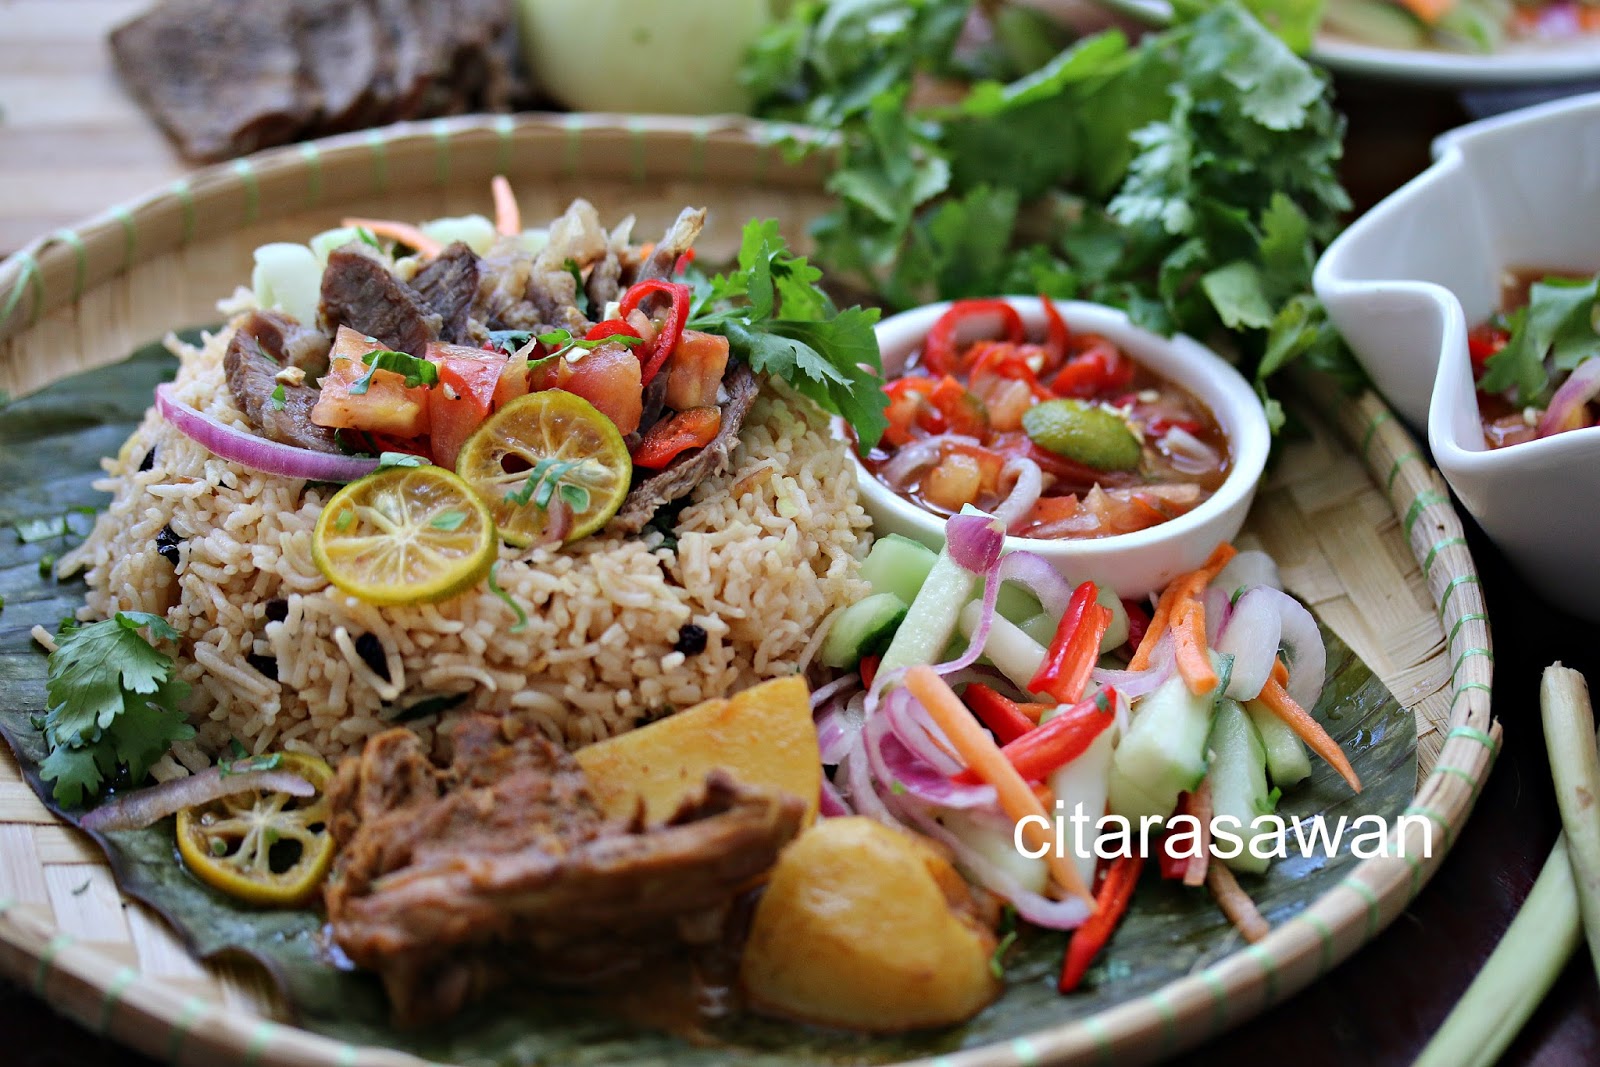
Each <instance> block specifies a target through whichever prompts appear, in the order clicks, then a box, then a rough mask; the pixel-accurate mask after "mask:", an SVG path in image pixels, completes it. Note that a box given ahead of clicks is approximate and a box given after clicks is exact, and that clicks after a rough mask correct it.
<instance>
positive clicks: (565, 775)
mask: <svg viewBox="0 0 1600 1067" xmlns="http://www.w3.org/2000/svg"><path fill="white" fill-rule="evenodd" d="M514 733H515V724H514V720H510V719H504V720H503V719H499V718H495V717H491V716H486V715H478V716H473V717H470V718H467V719H464V720H463V721H462V722H461V723H460V724H459V725H458V726H457V728H456V730H455V732H454V733H453V735H452V736H451V738H450V740H449V742H448V745H449V747H450V748H451V749H452V751H451V752H450V753H449V755H448V759H447V761H446V762H436V761H434V760H432V759H430V758H429V756H428V754H427V753H426V752H424V750H423V747H422V743H421V741H420V740H418V738H417V737H416V735H414V734H412V733H410V732H409V731H407V730H404V729H396V730H390V731H388V732H386V733H383V734H379V735H377V736H376V737H373V738H371V739H370V740H369V741H368V742H367V744H366V747H365V749H364V750H363V752H362V754H361V755H360V756H359V757H356V758H352V759H350V760H346V761H345V763H344V764H342V765H341V766H340V768H339V773H338V775H337V777H336V778H335V780H334V782H333V784H332V786H331V787H330V790H329V799H330V802H331V805H332V811H333V815H332V819H331V822H330V829H331V832H332V833H333V835H334V839H335V840H336V841H337V842H338V845H339V858H338V860H337V862H336V865H335V867H334V871H333V875H332V877H331V878H330V879H329V881H328V883H327V885H326V887H325V888H324V896H325V899H326V902H327V907H328V918H329V922H330V924H331V927H332V932H333V938H334V940H335V941H336V942H337V943H338V945H339V947H340V948H341V949H342V950H343V951H344V952H345V954H346V955H348V956H349V957H350V959H351V960H353V961H354V962H355V963H356V964H358V965H359V966H362V967H364V968H367V969H369V970H372V971H375V972H377V974H378V975H379V977H380V978H381V979H382V981H383V983H384V986H385V988H386V989H387V991H388V994H389V998H390V1002H391V1004H392V1006H393V1010H394V1015H395V1020H396V1022H397V1024H399V1025H410V1026H414V1025H421V1024H426V1023H430V1022H435V1021H438V1020H441V1019H445V1018H448V1017H450V1016H451V1015H454V1014H455V1013H456V1012H457V1011H458V1010H460V1008H461V1007H462V1006H463V1005H464V1004H466V1003H467V1002H468V1001H470V1000H472V999H474V998H475V997H477V996H479V995H481V994H482V993H483V992H485V991H487V990H488V989H490V988H492V987H494V986H496V985H499V984H501V983H503V982H505V981H507V980H509V979H511V978H514V977H518V978H522V979H524V980H527V981H534V982H539V983H541V984H554V985H562V986H582V985H586V984H589V983H592V982H595V981H599V980H601V979H603V978H607V977H610V976H612V975H615V974H617V973H619V972H623V971H626V970H629V969H631V968H633V967H635V966H637V965H638V964H639V963H641V962H643V961H644V960H645V959H647V958H649V957H650V956H653V955H656V954H659V953H661V952H663V951H666V950H669V949H670V948H671V947H673V946H674V945H678V944H682V943H684V942H685V940H686V939H688V940H693V939H696V937H697V936H701V935H704V934H705V932H707V931H715V930H716V929H717V928H718V927H719V926H720V925H721V924H720V921H718V920H719V918H720V915H721V913H722V909H724V908H725V907H726V906H727V904H728V903H729V902H730V901H731V900H732V899H733V897H734V896H735V895H736V893H737V892H738V891H739V890H740V888H741V887H742V886H744V885H745V884H747V883H748V881H749V879H751V878H752V877H754V876H755V875H757V874H759V873H760V872H762V871H764V870H766V869H767V868H768V867H770V866H771V865H772V863H773V862H774V860H775V859H776V858H777V855H778V851H779V850H780V849H781V848H782V847H783V845H784V844H786V843H787V842H788V841H789V840H790V839H791V838H793V837H794V836H795V834H797V833H798V832H799V830H800V822H801V817H802V814H803V812H804V807H805V805H804V802H803V801H802V800H801V799H800V798H798V797H791V796H787V795H775V794H771V793H764V792H759V791H755V790H750V789H746V788H744V787H742V786H739V785H737V784H736V783H734V782H733V781H732V780H731V779H730V778H728V777H726V776H725V775H723V774H721V773H720V772H715V773H713V774H712V775H710V776H708V778H707V781H706V787H705V792H704V794H703V795H702V796H700V797H699V798H696V799H694V800H691V801H689V802H688V803H686V804H685V805H684V806H683V808H682V809H681V810H679V811H678V812H677V813H676V814H675V815H674V816H673V817H672V818H670V819H668V820H667V821H666V822H664V823H662V824H660V825H654V826H645V825H642V822H641V820H640V819H639V818H637V817H636V818H635V819H634V820H633V821H632V822H629V823H621V822H616V821H611V820H607V819H606V818H605V816H604V815H603V814H602V813H601V811H600V809H599V807H598V805H597V804H596V802H595V799H594V796H593V795H592V794H591V792H590V791H589V787H588V783H587V780H586V778H585V776H584V773H583V771H582V770H581V769H580V768H579V767H578V765H577V763H576V762H575V761H574V760H573V759H572V757H571V756H569V755H568V754H567V753H566V752H564V751H563V750H561V749H559V748H557V747H556V746H555V745H553V744H551V743H550V742H548V741H546V740H545V739H543V738H542V737H537V736H532V735H527V734H522V735H518V736H508V734H514ZM707 936H708V935H707Z"/></svg>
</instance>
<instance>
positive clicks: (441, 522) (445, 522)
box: [428, 508, 467, 533]
mask: <svg viewBox="0 0 1600 1067" xmlns="http://www.w3.org/2000/svg"><path fill="white" fill-rule="evenodd" d="M466 521H467V513H466V512H465V511H461V510H458V509H456V508H451V509H450V510H449V511H441V512H439V514H437V515H435V516H434V517H433V518H432V519H430V520H429V521H428V525H429V526H431V527H433V528H434V529H435V530H443V531H445V532H446V533H453V532H454V531H456V530H459V529H461V524H462V523H464V522H466Z"/></svg>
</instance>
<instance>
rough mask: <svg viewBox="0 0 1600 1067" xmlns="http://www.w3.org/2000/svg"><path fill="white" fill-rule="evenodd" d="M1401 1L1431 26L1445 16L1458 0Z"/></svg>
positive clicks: (1406, 7)
mask: <svg viewBox="0 0 1600 1067" xmlns="http://www.w3.org/2000/svg"><path fill="white" fill-rule="evenodd" d="M1400 3H1401V4H1402V5H1403V6H1404V7H1405V9H1406V10H1407V11H1409V12H1411V13H1412V14H1413V15H1415V16H1417V18H1419V19H1421V20H1422V21H1423V22H1426V23H1427V24H1428V25H1429V26H1432V25H1433V24H1434V23H1436V22H1438V21H1439V20H1440V19H1442V18H1444V17H1445V16H1446V15H1447V14H1449V13H1450V9H1451V8H1453V7H1455V6H1456V0H1400Z"/></svg>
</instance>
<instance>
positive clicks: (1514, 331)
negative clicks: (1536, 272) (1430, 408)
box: [1478, 278, 1600, 405]
mask: <svg viewBox="0 0 1600 1067" xmlns="http://www.w3.org/2000/svg"><path fill="white" fill-rule="evenodd" d="M1595 299H1596V282H1595V281H1594V280H1590V281H1587V282H1573V281H1566V280H1562V279H1557V278H1547V279H1545V280H1544V281H1541V282H1535V283H1534V284H1533V285H1532V286H1531V287H1530V288H1529V290H1528V303H1527V305H1526V306H1525V307H1523V308H1520V309H1518V310H1517V311H1516V312H1515V313H1514V314H1513V315H1512V316H1511V318H1510V320H1509V325H1510V327H1511V339H1510V340H1509V341H1507V342H1506V345H1505V347H1504V348H1502V349H1501V350H1500V351H1498V352H1496V353H1495V354H1494V355H1492V356H1490V357H1489V359H1488V361H1487V363H1485V373H1484V376H1483V378H1482V380H1481V381H1480V382H1479V383H1478V387H1479V388H1480V389H1482V390H1483V391H1484V392H1486V393H1504V392H1508V391H1512V392H1514V393H1515V399H1516V402H1517V403H1519V404H1525V405H1526V404H1538V403H1541V402H1542V401H1543V400H1544V394H1545V393H1546V392H1547V391H1548V389H1549V387H1550V375H1549V372H1548V371H1547V370H1546V369H1545V360H1546V359H1547V358H1548V357H1549V356H1551V355H1552V353H1554V355H1555V356H1556V365H1557V368H1558V369H1563V370H1570V369H1571V368H1572V367H1576V366H1577V365H1578V364H1579V363H1581V362H1582V361H1583V360H1584V359H1585V358H1587V357H1588V356H1589V355H1591V354H1593V353H1594V352H1595V351H1596V350H1597V349H1600V335H1597V334H1596V333H1595V327H1594V308H1595V306H1596V303H1595Z"/></svg>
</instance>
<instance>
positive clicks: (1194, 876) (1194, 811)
mask: <svg viewBox="0 0 1600 1067" xmlns="http://www.w3.org/2000/svg"><path fill="white" fill-rule="evenodd" d="M1189 814H1190V815H1193V816H1194V820H1195V822H1197V823H1199V824H1200V847H1199V848H1198V849H1196V851H1195V854H1194V855H1193V856H1190V857H1189V869H1188V870H1187V871H1185V872H1184V875H1183V884H1184V885H1186V886H1189V887H1191V888H1193V887H1195V886H1202V885H1205V884H1206V868H1207V867H1208V866H1209V865H1210V862H1211V860H1210V857H1211V815H1212V809H1211V780H1210V779H1209V778H1205V779H1201V781H1200V785H1199V787H1198V788H1196V789H1195V791H1194V792H1193V793H1190V794H1189Z"/></svg>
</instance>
